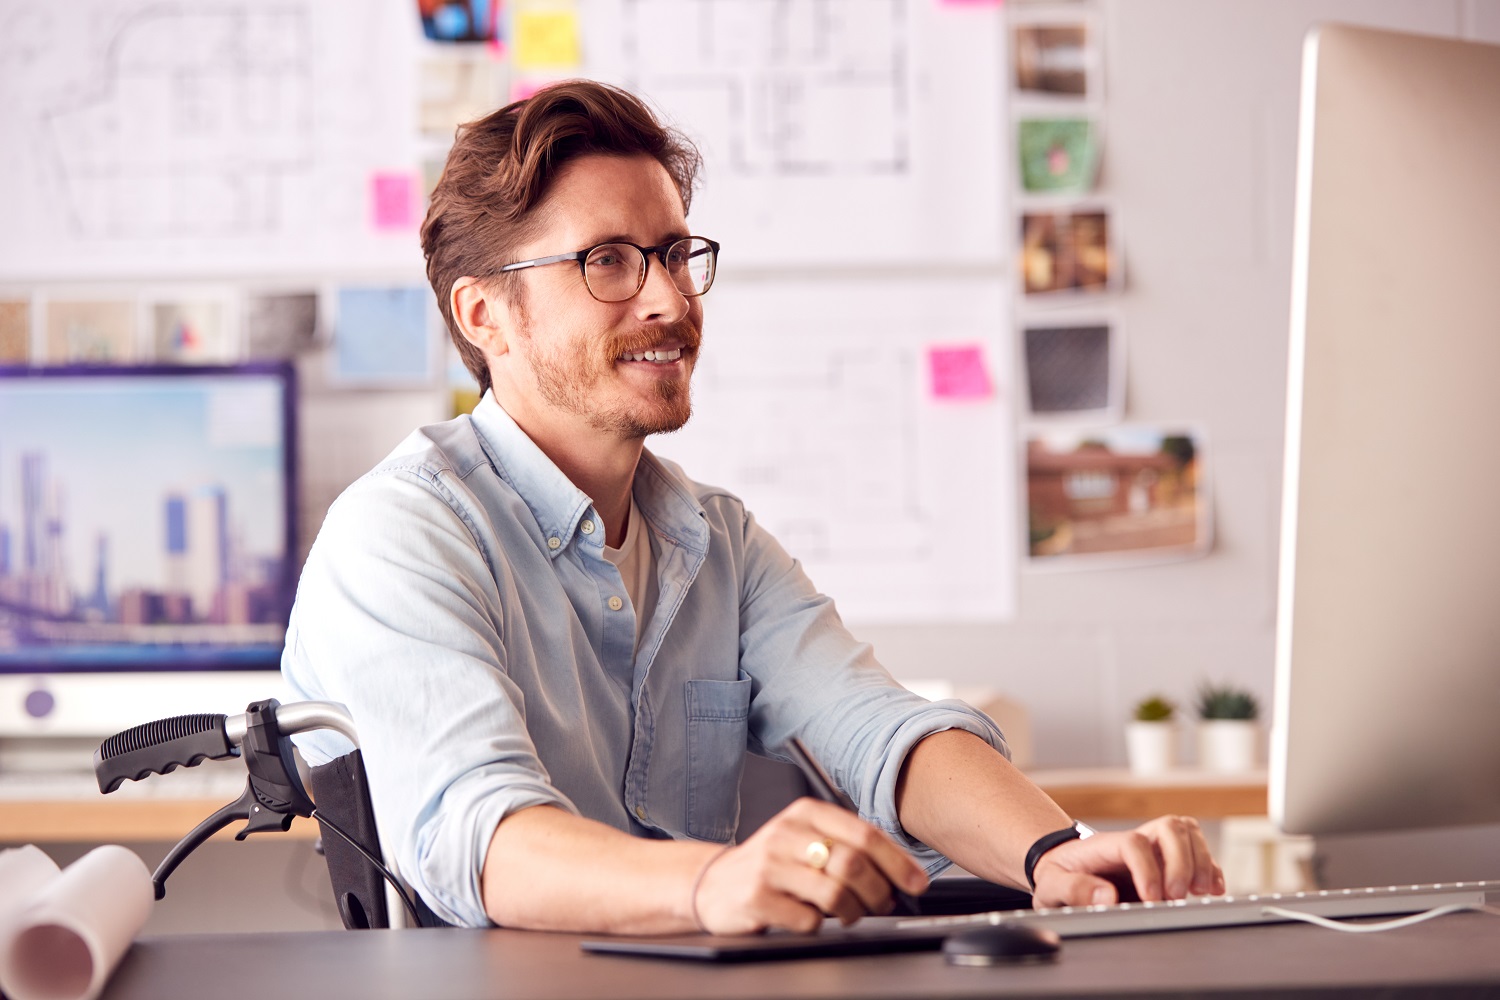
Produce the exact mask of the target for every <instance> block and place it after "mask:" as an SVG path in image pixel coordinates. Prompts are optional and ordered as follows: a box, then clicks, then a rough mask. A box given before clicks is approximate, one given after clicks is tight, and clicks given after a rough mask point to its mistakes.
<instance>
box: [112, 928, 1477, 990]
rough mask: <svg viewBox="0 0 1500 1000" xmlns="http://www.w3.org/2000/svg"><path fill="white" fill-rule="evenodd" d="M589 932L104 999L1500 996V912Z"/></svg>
mask: <svg viewBox="0 0 1500 1000" xmlns="http://www.w3.org/2000/svg"><path fill="white" fill-rule="evenodd" d="M578 940H579V939H578V937H577V936H575V935H568V934H542V933H528V932H526V931H501V930H491V931H459V930H405V931H320V932H310V933H301V934H291V933H287V934H254V935H245V934H225V935H190V936H176V937H162V938H155V939H148V940H142V941H138V942H137V943H136V944H135V945H134V947H133V948H132V950H131V951H130V953H128V954H127V955H126V956H125V959H124V961H123V962H122V963H121V965H120V968H119V969H118V970H117V971H116V973H115V976H114V978H113V979H112V980H111V982H110V986H109V988H108V989H107V990H106V991H105V993H104V1000H176V998H189V997H191V998H194V1000H196V998H198V997H203V996H214V997H218V998H222V1000H239V998H244V1000H265V997H266V996H268V995H273V996H276V997H278V998H283V1000H301V998H306V1000H327V998H328V997H358V998H362V1000H363V998H383V997H391V998H400V1000H409V998H413V997H432V998H443V1000H467V998H474V1000H479V998H487V1000H554V998H565V997H566V998H579V997H609V998H610V1000H694V998H712V1000H739V998H749V997H769V996H774V997H788V998H800V1000H843V998H855V997H857V998H867V997H868V998H877V1000H894V998H918V997H921V998H960V997H963V998H972V997H1006V996H1032V997H1041V996H1047V997H1069V996H1074V997H1086V996H1087V997H1093V996H1108V995H1111V994H1115V995H1119V994H1125V993H1135V994H1140V993H1151V994H1155V995H1161V994H1171V993H1176V994H1182V995H1191V996H1207V995H1215V994H1219V995H1224V994H1227V993H1229V992H1231V991H1233V992H1236V993H1238V994H1239V995H1241V996H1243V995H1245V993H1246V992H1250V993H1259V992H1270V991H1273V990H1274V991H1276V992H1277V995H1278V997H1299V996H1300V997H1310V996H1330V995H1335V994H1341V995H1343V996H1351V995H1355V996H1357V995H1364V994H1365V993H1366V992H1379V993H1380V995H1381V996H1384V997H1404V996H1433V995H1437V994H1441V995H1443V996H1476V997H1478V996H1487V997H1493V996H1495V995H1496V994H1497V993H1500V918H1496V917H1492V916H1487V915H1484V914H1477V913H1463V914H1455V915H1452V916H1447V917H1442V918H1440V919H1437V920H1432V921H1429V922H1427V923H1425V924H1419V925H1417V926H1415V927H1409V928H1406V929H1404V930H1399V931H1393V932H1390V933H1385V934H1363V935H1361V934H1340V933H1337V932H1335V931H1326V930H1322V929H1320V928H1316V927H1309V926H1305V925H1272V926H1261V927H1243V928H1222V929H1215V930H1199V931H1183V932H1177V933H1173V934H1148V935H1131V936H1124V937H1108V938H1084V939H1075V940H1072V941H1067V942H1065V943H1064V945H1063V952H1062V955H1061V957H1060V958H1059V960H1058V961H1057V963H1055V964H1052V965H1042V966H1019V967H1015V968H992V969H973V968H960V967H954V966H949V965H946V964H944V962H943V960H942V958H941V956H939V955H938V954H936V953H933V952H926V953H918V954H907V955H886V956H879V957H872V958H858V959H809V960H803V961H793V962H773V963H764V964H749V965H739V966H708V965H703V964H699V963H693V962H668V961H658V960H651V959H638V958H617V957H611V956H602V955H584V954H582V953H580V952H579V950H578Z"/></svg>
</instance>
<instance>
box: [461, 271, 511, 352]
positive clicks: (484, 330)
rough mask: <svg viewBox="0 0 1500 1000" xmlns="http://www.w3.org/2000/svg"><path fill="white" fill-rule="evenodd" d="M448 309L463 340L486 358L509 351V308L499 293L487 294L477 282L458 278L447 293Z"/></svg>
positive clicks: (491, 292)
mask: <svg viewBox="0 0 1500 1000" xmlns="http://www.w3.org/2000/svg"><path fill="white" fill-rule="evenodd" d="M448 308H449V310H450V311H451V312H452V314H453V322H454V323H455V324H457V326H458V329H459V331H460V332H461V333H462V334H463V335H464V339H465V340H467V341H468V342H469V343H471V344H473V345H474V346H475V347H477V348H479V349H480V351H482V352H484V355H485V357H490V358H494V357H499V356H500V355H502V354H505V353H506V352H507V351H509V350H510V307H509V305H508V304H507V303H506V301H505V299H504V298H503V297H502V296H501V295H500V293H499V292H498V291H486V290H485V289H484V288H483V287H482V286H481V285H480V283H479V279H478V278H468V277H465V278H459V279H458V280H457V281H455V282H454V283H453V289H452V290H451V291H450V292H449V293H448Z"/></svg>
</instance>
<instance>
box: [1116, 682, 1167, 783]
mask: <svg viewBox="0 0 1500 1000" xmlns="http://www.w3.org/2000/svg"><path fill="white" fill-rule="evenodd" d="M1125 757H1126V760H1128V761H1129V762H1130V770H1131V772H1132V773H1133V774H1161V773H1162V772H1163V771H1167V770H1170V769H1171V768H1172V766H1173V765H1174V764H1175V763H1176V762H1177V706H1176V705H1174V704H1172V703H1171V702H1170V701H1168V700H1167V699H1166V698H1164V697H1162V696H1161V695H1157V694H1154V695H1151V696H1150V697H1148V698H1144V699H1142V700H1141V701H1140V702H1138V703H1137V704H1136V706H1135V711H1134V713H1133V716H1132V718H1131V720H1130V722H1128V723H1127V724H1126V725H1125Z"/></svg>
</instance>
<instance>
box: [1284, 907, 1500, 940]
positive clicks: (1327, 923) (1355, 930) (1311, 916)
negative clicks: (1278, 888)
mask: <svg viewBox="0 0 1500 1000" xmlns="http://www.w3.org/2000/svg"><path fill="white" fill-rule="evenodd" d="M1464 910H1476V911H1478V912H1480V913H1488V914H1491V915H1492V916H1500V908H1496V907H1493V906H1488V905H1486V904H1484V903H1453V904H1450V905H1448V906H1437V907H1434V908H1433V909H1430V910H1425V911H1423V912H1422V913H1413V914H1412V915H1411V916H1409V917H1397V918H1396V919H1395V920H1382V921H1381V922H1379V923H1374V924H1346V923H1343V922H1342V921H1339V920H1330V919H1328V918H1327V917H1320V916H1318V915H1317V914H1315V913H1302V912H1301V911H1299V910H1288V909H1287V908H1285V907H1282V906H1262V907H1261V908H1260V912H1262V913H1264V914H1267V915H1268V916H1273V917H1285V918H1286V919H1287V920H1300V921H1302V922H1303V923H1308V924H1317V925H1318V926H1319V927H1326V928H1328V929H1329V930H1331V931H1343V932H1345V933H1346V934H1374V933H1377V932H1379V931H1394V930H1399V929H1400V928H1402V927H1410V926H1411V925H1412V924H1420V923H1421V922H1422V921H1424V920H1431V919H1432V918H1433V917H1441V916H1445V915H1446V914H1449V913H1460V912H1462V911H1464Z"/></svg>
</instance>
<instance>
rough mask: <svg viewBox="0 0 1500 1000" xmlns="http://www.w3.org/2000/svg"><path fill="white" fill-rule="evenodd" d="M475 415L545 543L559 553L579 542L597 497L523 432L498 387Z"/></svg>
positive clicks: (499, 469) (504, 476)
mask: <svg viewBox="0 0 1500 1000" xmlns="http://www.w3.org/2000/svg"><path fill="white" fill-rule="evenodd" d="M470 418H471V419H472V420H473V421H474V428H475V429H476V430H477V431H478V432H479V437H480V440H482V441H483V442H484V444H485V449H486V450H487V451H488V452H489V453H490V458H491V460H492V461H493V462H494V463H495V471H496V472H498V473H500V478H501V479H504V480H505V481H506V482H507V483H509V484H510V485H511V487H512V488H513V489H514V490H515V491H516V493H517V494H519V495H520V497H521V499H522V500H523V501H525V503H526V506H527V507H529V508H531V515H532V516H533V517H535V518H536V523H537V525H538V526H539V527H540V528H541V529H542V544H543V546H544V547H545V548H546V549H547V550H548V553H549V554H550V555H552V556H553V557H556V556H557V555H558V553H560V552H562V550H563V549H565V548H567V546H568V543H569V542H571V541H572V540H573V532H574V531H576V530H577V528H578V522H579V521H581V520H583V515H584V512H585V511H587V510H588V509H589V508H590V507H592V506H593V501H591V500H590V499H589V497H588V494H586V493H584V492H583V491H582V490H580V489H579V488H578V487H577V486H574V485H573V481H572V480H571V479H569V478H568V477H567V476H565V475H563V472H562V470H561V469H559V468H558V467H557V465H556V464H554V463H553V461H552V459H550V458H548V457H547V455H546V453H545V452H543V451H542V449H540V448H538V447H537V446H536V442H535V441H533V440H531V438H530V437H528V436H527V435H526V432H525V431H523V430H521V428H520V425H518V424H517V423H516V422H515V420H514V419H513V418H512V417H511V415H510V414H509V413H506V412H505V409H504V407H502V406H501V405H500V403H499V401H498V400H496V399H495V394H494V392H493V391H489V390H487V391H486V392H485V394H484V397H483V398H482V399H480V401H479V405H478V406H476V407H474V412H473V413H472V414H470ZM553 539H556V544H554V543H553Z"/></svg>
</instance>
